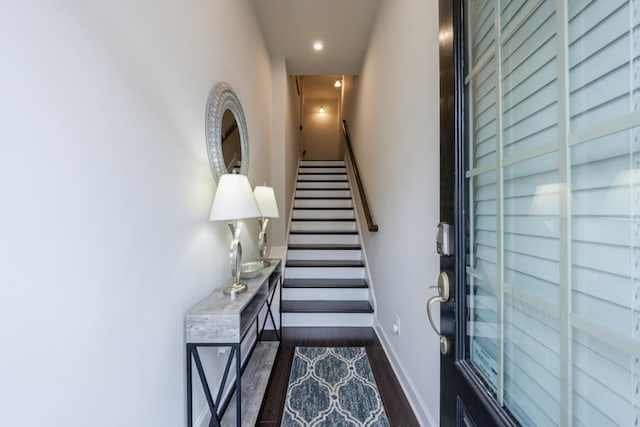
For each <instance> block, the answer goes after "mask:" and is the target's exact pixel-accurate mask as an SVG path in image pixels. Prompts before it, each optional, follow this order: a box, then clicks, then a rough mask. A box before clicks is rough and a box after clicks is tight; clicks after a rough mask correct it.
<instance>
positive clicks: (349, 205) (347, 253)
mask: <svg viewBox="0 0 640 427" xmlns="http://www.w3.org/2000/svg"><path fill="white" fill-rule="evenodd" d="M370 299H371V296H370V291H369V282H368V281H367V270H366V266H365V263H364V257H363V254H362V245H361V239H360V233H359V231H358V225H357V220H356V217H355V212H354V208H353V198H352V192H351V185H350V183H349V180H348V175H347V172H346V168H345V166H344V162H343V161H302V162H301V164H300V168H299V170H298V181H297V185H296V195H295V197H294V206H293V215H292V218H291V224H290V228H289V245H288V252H287V260H286V262H285V272H284V280H283V283H282V305H281V307H280V308H281V311H282V323H283V326H285V327H287V326H303V327H304V326H312V327H330V326H372V325H373V307H372V305H371V303H370V301H369V300H370Z"/></svg>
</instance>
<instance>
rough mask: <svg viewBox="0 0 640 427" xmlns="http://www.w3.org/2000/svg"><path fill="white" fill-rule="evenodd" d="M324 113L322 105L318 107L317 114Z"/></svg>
mask: <svg viewBox="0 0 640 427" xmlns="http://www.w3.org/2000/svg"><path fill="white" fill-rule="evenodd" d="M325 111H327V110H325V109H324V107H323V106H322V105H321V106H320V108H318V113H324V112H325Z"/></svg>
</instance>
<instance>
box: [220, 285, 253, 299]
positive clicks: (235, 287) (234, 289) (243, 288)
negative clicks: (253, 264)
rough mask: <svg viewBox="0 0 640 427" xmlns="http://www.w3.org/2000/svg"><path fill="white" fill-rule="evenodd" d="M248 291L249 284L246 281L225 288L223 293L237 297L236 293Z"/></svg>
mask: <svg viewBox="0 0 640 427" xmlns="http://www.w3.org/2000/svg"><path fill="white" fill-rule="evenodd" d="M245 292H247V285H245V284H244V283H234V284H233V285H231V286H229V287H228V288H224V289H223V290H222V293H223V294H225V295H230V296H231V297H235V296H236V295H240V294H243V293H245Z"/></svg>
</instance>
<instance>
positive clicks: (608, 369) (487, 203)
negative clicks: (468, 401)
mask: <svg viewBox="0 0 640 427" xmlns="http://www.w3.org/2000/svg"><path fill="white" fill-rule="evenodd" d="M465 19H466V37H467V43H466V60H467V63H466V72H467V75H466V78H465V84H466V94H467V96H466V99H467V114H466V116H467V120H468V123H467V139H468V142H467V146H468V150H467V151H468V159H467V163H468V164H467V171H466V177H467V180H468V186H467V188H468V193H469V194H468V201H469V203H468V207H467V208H468V209H467V212H468V221H469V238H468V241H469V253H468V257H467V290H468V294H467V311H468V315H467V320H468V321H467V346H466V355H465V357H466V358H467V360H468V361H469V362H470V364H471V365H472V366H473V367H474V368H475V370H476V372H477V374H478V375H479V376H480V377H481V378H482V379H483V380H484V382H485V384H486V386H487V388H489V389H490V390H491V391H492V392H493V393H494V395H495V397H496V399H497V401H498V402H499V403H500V404H501V405H502V406H504V407H505V408H506V409H507V410H508V411H509V412H510V413H511V415H512V416H513V418H514V419H515V420H516V421H518V422H519V423H520V424H522V425H528V426H554V425H557V426H569V425H572V426H573V425H575V426H616V425H621V426H640V108H639V105H640V0H627V1H620V0H606V1H605V0H592V1H587V0H553V1H550V0H526V1H524V0H511V1H509V0H495V1H489V0H482V1H481V0H467V2H466V7H465Z"/></svg>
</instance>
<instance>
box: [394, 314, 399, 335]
mask: <svg viewBox="0 0 640 427" xmlns="http://www.w3.org/2000/svg"><path fill="white" fill-rule="evenodd" d="M393 333H394V334H396V335H400V316H398V315H397V314H396V321H395V322H393Z"/></svg>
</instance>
